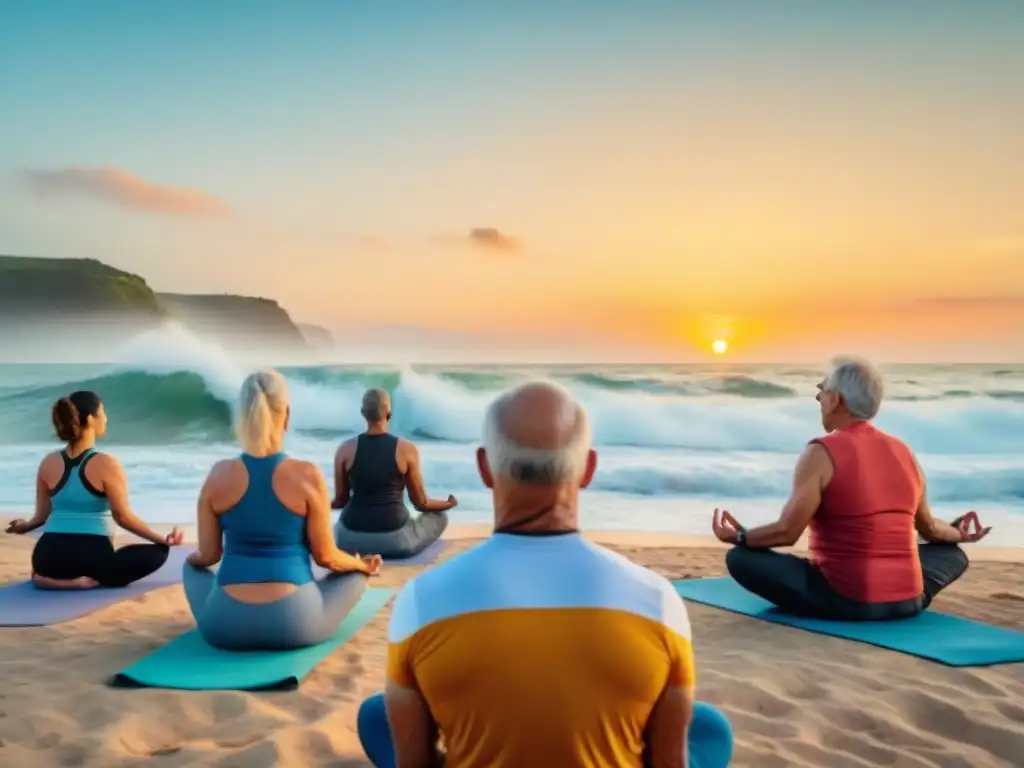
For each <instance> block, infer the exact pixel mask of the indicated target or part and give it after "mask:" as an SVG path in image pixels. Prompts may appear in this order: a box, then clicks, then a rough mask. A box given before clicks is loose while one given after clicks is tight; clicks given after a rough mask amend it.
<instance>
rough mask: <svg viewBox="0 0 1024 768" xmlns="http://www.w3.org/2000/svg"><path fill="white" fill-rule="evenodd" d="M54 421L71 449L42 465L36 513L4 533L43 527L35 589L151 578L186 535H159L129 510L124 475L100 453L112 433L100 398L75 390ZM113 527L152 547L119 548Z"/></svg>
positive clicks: (112, 584) (55, 413) (116, 583)
mask: <svg viewBox="0 0 1024 768" xmlns="http://www.w3.org/2000/svg"><path fill="white" fill-rule="evenodd" d="M51 415H52V420H53V427H54V430H55V431H56V432H57V436H58V437H59V438H60V439H61V440H63V441H65V442H66V443H67V446H66V447H65V448H64V449H63V450H62V451H59V452H57V453H51V454H50V455H48V456H47V457H46V458H45V459H43V461H42V463H41V464H40V465H39V472H38V475H37V477H36V510H35V515H33V517H32V518H31V519H30V520H15V521H14V522H12V523H11V524H10V526H8V528H7V532H8V533H28V532H29V531H34V530H36V529H37V528H40V527H43V526H45V528H44V532H43V535H42V536H41V537H40V538H39V541H38V543H37V544H36V546H35V549H34V550H33V552H32V578H33V581H34V582H35V584H36V586H39V587H43V588H48V589H74V588H83V587H95V586H101V587H124V586H127V585H128V584H131V583H132V582H133V581H138V580H139V579H141V578H143V577H144V576H148V575H149V574H151V573H153V572H154V571H156V570H157V569H158V568H160V567H161V566H162V565H163V564H164V562H165V561H166V560H167V554H168V547H171V546H176V545H178V544H180V543H181V538H182V536H181V532H180V531H178V530H177V529H174V531H172V532H171V533H170V534H168V535H167V536H161V535H160V534H158V533H155V532H153V531H152V530H151V529H150V528H149V526H147V525H146V524H145V523H144V522H142V521H141V520H140V519H139V518H138V517H136V516H135V514H134V513H133V512H132V510H131V507H130V506H129V504H128V485H127V481H126V480H125V476H124V470H123V469H122V468H121V465H120V464H119V463H118V461H117V459H115V458H114V457H113V456H110V455H109V454H103V453H97V452H96V449H95V445H96V440H97V439H98V438H100V437H103V435H104V434H105V433H106V430H107V416H106V412H105V411H104V410H103V403H102V401H101V400H100V398H99V396H98V395H97V394H96V393H95V392H89V391H86V390H81V391H78V392H72V393H71V394H70V395H69V396H68V397H62V398H61V399H60V400H58V401H57V402H56V403H55V404H54V406H53V412H52V414H51ZM116 526H120V527H121V528H124V529H125V530H127V531H129V532H131V533H134V534H135V535H136V536H139V537H140V538H143V539H147V540H148V541H150V542H152V543H151V544H129V545H128V546H124V547H121V548H120V549H114V545H113V540H112V537H113V533H114V529H115V527H116Z"/></svg>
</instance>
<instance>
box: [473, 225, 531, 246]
mask: <svg viewBox="0 0 1024 768" xmlns="http://www.w3.org/2000/svg"><path fill="white" fill-rule="evenodd" d="M469 241H470V242H471V243H472V244H473V245H476V246H478V247H480V248H487V249H490V250H495V251H519V250H522V247H523V242H522V240H520V239H519V238H518V237H513V236H512V235H508V234H505V233H504V232H500V231H498V230H497V229H495V228H494V227H474V228H473V229H471V230H469Z"/></svg>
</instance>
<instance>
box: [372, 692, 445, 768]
mask: <svg viewBox="0 0 1024 768" xmlns="http://www.w3.org/2000/svg"><path fill="white" fill-rule="evenodd" d="M384 704H385V706H386V707H387V711H388V724H389V725H390V726H391V733H392V738H393V739H394V745H395V765H396V766H397V768H433V766H435V765H437V727H436V725H435V724H434V718H433V716H432V715H431V714H430V709H429V708H428V707H427V703H426V702H425V701H424V700H423V697H422V696H421V695H420V693H419V691H417V690H416V689H415V688H404V687H402V686H400V685H398V684H397V683H396V682H394V681H393V680H390V679H389V680H388V681H387V685H386V686H385V688H384Z"/></svg>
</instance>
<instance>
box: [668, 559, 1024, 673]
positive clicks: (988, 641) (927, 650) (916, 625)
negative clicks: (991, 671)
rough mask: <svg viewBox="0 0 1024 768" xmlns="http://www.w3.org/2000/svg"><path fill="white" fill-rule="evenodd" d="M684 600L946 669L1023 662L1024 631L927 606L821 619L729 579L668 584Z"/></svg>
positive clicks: (691, 580)
mask: <svg viewBox="0 0 1024 768" xmlns="http://www.w3.org/2000/svg"><path fill="white" fill-rule="evenodd" d="M672 583H673V585H674V586H675V588H676V592H678V593H679V594H680V595H681V596H682V597H683V598H684V599H686V600H692V601H694V602H695V603H703V604H704V605H711V606H714V607H715V608H722V609H724V610H726V611H732V612H733V613H741V614H743V615H744V616H750V617H751V618H753V619H760V620H761V621H768V622H771V623H773V624H784V625H786V626H789V627H796V628H797V629H805V630H807V631H808V632H817V633H818V634H822V635H831V636H832V637H841V638H844V639H846V640H853V641H854V642H858V643H867V644H868V645H875V646H878V647H879V648H887V649H889V650H891V651H897V652H898V653H906V654H908V655H910V656H917V657H919V658H922V659H929V660H931V661H937V662H939V663H940V664H946V665H948V666H951V667H984V666H991V665H993V664H1010V663H1013V662H1018V661H1024V632H1015V631H1013V630H1010V629H1002V628H1000V627H993V626H990V625H988V624H981V623H979V622H976V621H970V620H968V619H961V618H958V617H956V616H950V615H949V614H945V613H938V612H937V611H932V610H927V611H925V612H924V613H921V614H919V615H918V616H915V617H914V618H912V619H901V620H899V621H863V622H852V621H824V620H822V619H804V618H800V617H797V616H791V615H789V614H785V613H783V612H782V611H780V610H778V609H777V608H775V607H774V606H772V605H771V604H770V603H769V602H768V601H766V600H762V599H761V598H760V597H758V596H757V595H753V594H751V593H750V592H747V591H746V590H745V589H743V587H741V586H740V585H739V584H737V583H736V582H735V581H733V579H731V578H729V577H725V578H720V579H684V580H682V581H674V582H672Z"/></svg>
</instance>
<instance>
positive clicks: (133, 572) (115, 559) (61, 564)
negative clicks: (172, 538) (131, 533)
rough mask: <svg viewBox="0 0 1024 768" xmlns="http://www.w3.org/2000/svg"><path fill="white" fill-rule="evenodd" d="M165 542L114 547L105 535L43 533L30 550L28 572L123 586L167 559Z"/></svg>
mask: <svg viewBox="0 0 1024 768" xmlns="http://www.w3.org/2000/svg"><path fill="white" fill-rule="evenodd" d="M169 552H170V549H169V548H168V547H167V545H166V544H129V545H127V546H124V547H121V548H120V549H114V544H113V542H112V541H111V540H110V539H109V538H108V537H106V536H97V535H93V534H88V533H44V534H43V535H42V536H40V537H39V541H38V542H36V547H35V549H34V550H32V572H33V573H35V574H37V575H39V576H45V577H46V578H49V579H77V578H80V577H82V576H87V577H89V578H90V579H95V580H96V581H97V582H99V584H100V586H103V587H126V586H128V585H129V584H131V583H132V582H133V581H138V580H139V579H141V578H143V577H144V576H149V574H151V573H153V572H154V571H156V570H157V569H158V568H160V566H162V565H163V564H164V563H165V562H167V555H168V553H169Z"/></svg>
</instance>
